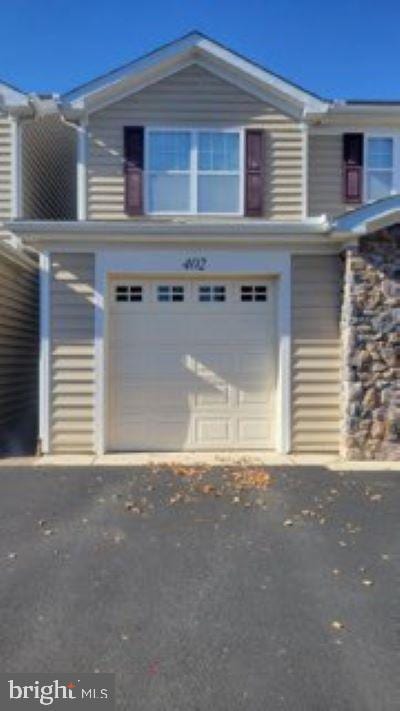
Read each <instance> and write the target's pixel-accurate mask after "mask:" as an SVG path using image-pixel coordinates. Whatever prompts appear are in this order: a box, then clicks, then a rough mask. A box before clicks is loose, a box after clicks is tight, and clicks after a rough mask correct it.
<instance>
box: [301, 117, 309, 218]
mask: <svg viewBox="0 0 400 711" xmlns="http://www.w3.org/2000/svg"><path fill="white" fill-rule="evenodd" d="M301 131H302V151H301V153H302V219H303V220H306V219H307V217H308V177H309V176H308V171H309V141H308V125H307V124H306V123H303V124H302V127H301Z"/></svg>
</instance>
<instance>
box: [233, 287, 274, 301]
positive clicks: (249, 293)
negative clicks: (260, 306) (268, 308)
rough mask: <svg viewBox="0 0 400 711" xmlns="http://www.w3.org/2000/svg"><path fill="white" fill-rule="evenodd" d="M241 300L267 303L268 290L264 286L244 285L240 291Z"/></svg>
mask: <svg viewBox="0 0 400 711" xmlns="http://www.w3.org/2000/svg"><path fill="white" fill-rule="evenodd" d="M240 298H241V301H243V302H254V301H258V302H260V301H264V302H265V301H267V299H268V289H267V287H266V286H263V285H255V286H253V285H252V286H250V285H242V287H241V289H240Z"/></svg>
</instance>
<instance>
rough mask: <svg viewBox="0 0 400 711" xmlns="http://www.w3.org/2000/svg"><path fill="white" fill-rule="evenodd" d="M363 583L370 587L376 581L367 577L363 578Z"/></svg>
mask: <svg viewBox="0 0 400 711" xmlns="http://www.w3.org/2000/svg"><path fill="white" fill-rule="evenodd" d="M362 584H363V585H365V587H366V588H370V587H371V585H373V584H374V583H373V581H372V580H368V579H367V578H366V579H365V580H362Z"/></svg>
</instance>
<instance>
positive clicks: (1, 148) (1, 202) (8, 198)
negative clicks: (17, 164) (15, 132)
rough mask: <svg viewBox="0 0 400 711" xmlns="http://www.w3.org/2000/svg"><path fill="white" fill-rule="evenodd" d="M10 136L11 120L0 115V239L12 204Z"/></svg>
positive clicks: (4, 235)
mask: <svg viewBox="0 0 400 711" xmlns="http://www.w3.org/2000/svg"><path fill="white" fill-rule="evenodd" d="M11 165H12V137H11V121H10V120H9V119H7V118H5V117H3V116H0V239H1V238H2V237H6V236H7V235H8V233H7V232H6V230H5V228H4V225H3V224H2V223H4V222H6V221H7V220H9V219H10V217H11V209H12V208H11V204H12V176H11Z"/></svg>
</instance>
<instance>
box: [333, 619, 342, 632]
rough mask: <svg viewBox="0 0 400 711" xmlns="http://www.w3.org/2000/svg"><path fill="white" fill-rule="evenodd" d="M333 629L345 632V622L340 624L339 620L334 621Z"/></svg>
mask: <svg viewBox="0 0 400 711" xmlns="http://www.w3.org/2000/svg"><path fill="white" fill-rule="evenodd" d="M331 627H333V629H334V630H344V624H343V622H339V620H333V622H331Z"/></svg>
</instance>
